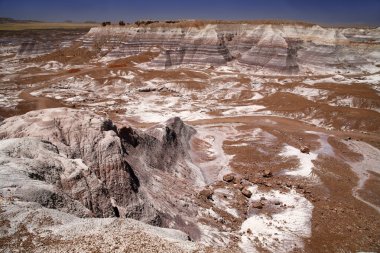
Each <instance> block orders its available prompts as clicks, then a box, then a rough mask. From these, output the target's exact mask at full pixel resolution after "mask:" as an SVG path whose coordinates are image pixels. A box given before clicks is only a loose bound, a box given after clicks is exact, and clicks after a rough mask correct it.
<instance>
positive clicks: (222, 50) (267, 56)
mask: <svg viewBox="0 0 380 253" xmlns="http://www.w3.org/2000/svg"><path fill="white" fill-rule="evenodd" d="M353 30H355V31H353ZM358 33H364V34H363V36H361V37H360V38H358V37H357V36H356V35H357V34H358ZM82 42H83V44H84V46H85V47H88V48H93V47H94V46H97V47H99V48H101V49H102V51H103V52H108V53H107V55H106V58H107V59H113V58H122V57H127V56H131V55H138V54H140V53H141V52H147V51H152V52H153V51H155V52H159V55H158V56H157V57H156V58H155V59H153V61H151V63H150V65H151V66H153V67H163V68H169V67H173V66H178V65H182V64H198V65H199V64H200V65H217V66H218V65H226V64H234V65H236V66H245V67H248V68H251V69H252V70H254V71H260V70H264V71H269V72H271V71H272V72H275V73H284V74H285V73H286V74H298V73H301V74H302V73H319V71H322V72H323V71H326V69H329V70H331V69H333V70H336V71H338V70H341V71H344V70H350V71H356V72H361V71H365V70H366V69H367V67H368V66H370V65H376V62H378V61H379V58H378V54H376V51H377V50H379V46H380V45H379V43H380V32H379V30H378V29H361V30H359V29H353V28H350V29H338V28H322V27H320V26H317V25H299V24H294V25H293V24H244V23H241V24H228V23H220V24H207V25H204V26H199V27H197V26H191V25H190V26H189V25H188V26H182V27H181V26H179V25H177V26H168V25H165V24H160V23H159V24H155V25H154V26H142V27H140V26H139V27H135V26H126V27H96V28H92V29H91V30H90V32H89V33H88V34H87V35H86V36H84V37H83V39H82Z"/></svg>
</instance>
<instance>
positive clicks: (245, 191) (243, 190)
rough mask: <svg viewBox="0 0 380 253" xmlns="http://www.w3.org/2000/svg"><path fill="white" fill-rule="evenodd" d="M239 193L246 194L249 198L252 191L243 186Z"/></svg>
mask: <svg viewBox="0 0 380 253" xmlns="http://www.w3.org/2000/svg"><path fill="white" fill-rule="evenodd" d="M241 193H242V194H243V195H244V196H246V197H247V198H250V197H251V196H252V192H251V191H250V190H248V188H247V187H244V188H243V189H242V190H241Z"/></svg>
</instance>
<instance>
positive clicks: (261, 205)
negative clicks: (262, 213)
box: [252, 202, 264, 209]
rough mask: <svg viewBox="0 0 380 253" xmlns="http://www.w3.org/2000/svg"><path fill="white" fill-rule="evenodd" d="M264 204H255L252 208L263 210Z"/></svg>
mask: <svg viewBox="0 0 380 253" xmlns="http://www.w3.org/2000/svg"><path fill="white" fill-rule="evenodd" d="M263 206H264V205H263V203H261V202H253V203H252V207H253V208H257V209H263Z"/></svg>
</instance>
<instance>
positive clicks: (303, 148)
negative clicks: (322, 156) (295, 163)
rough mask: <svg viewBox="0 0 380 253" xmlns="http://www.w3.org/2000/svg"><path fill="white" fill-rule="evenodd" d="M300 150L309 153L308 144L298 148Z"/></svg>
mask: <svg viewBox="0 0 380 253" xmlns="http://www.w3.org/2000/svg"><path fill="white" fill-rule="evenodd" d="M300 151H301V152H302V153H305V154H309V153H310V148H309V147H308V146H302V147H301V148H300Z"/></svg>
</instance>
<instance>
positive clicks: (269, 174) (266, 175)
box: [263, 170, 272, 177]
mask: <svg viewBox="0 0 380 253" xmlns="http://www.w3.org/2000/svg"><path fill="white" fill-rule="evenodd" d="M263 177H272V172H271V171H270V170H264V173H263Z"/></svg>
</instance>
